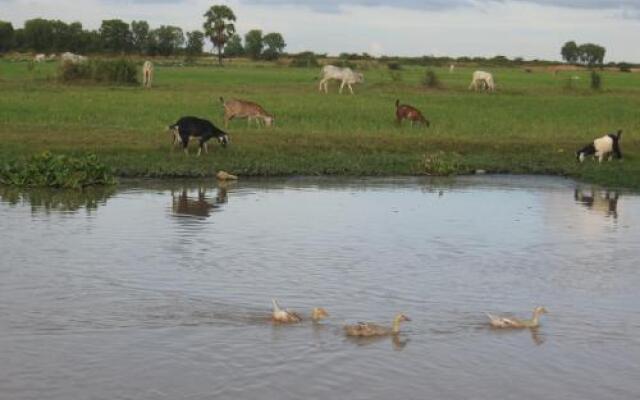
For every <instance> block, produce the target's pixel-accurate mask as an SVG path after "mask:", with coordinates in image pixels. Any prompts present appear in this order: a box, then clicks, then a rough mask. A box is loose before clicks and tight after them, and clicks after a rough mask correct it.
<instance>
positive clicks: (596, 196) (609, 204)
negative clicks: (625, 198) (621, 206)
mask: <svg viewBox="0 0 640 400" xmlns="http://www.w3.org/2000/svg"><path fill="white" fill-rule="evenodd" d="M619 197H620V196H619V195H618V192H615V191H611V192H610V191H608V190H599V191H597V190H594V189H591V190H590V191H589V192H588V193H586V192H583V191H582V190H581V189H576V190H575V191H574V193H573V198H574V200H575V201H576V202H577V203H580V204H582V205H583V206H585V207H586V208H588V209H589V210H595V211H598V212H601V213H603V214H604V215H606V216H607V217H613V218H614V219H615V218H618V198H619Z"/></svg>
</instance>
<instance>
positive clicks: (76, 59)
mask: <svg viewBox="0 0 640 400" xmlns="http://www.w3.org/2000/svg"><path fill="white" fill-rule="evenodd" d="M60 58H61V59H62V62H67V61H68V62H70V63H73V64H80V63H83V62H86V61H87V60H88V58H87V57H85V56H81V55H79V54H73V53H70V52H66V53H62V55H61V56H60Z"/></svg>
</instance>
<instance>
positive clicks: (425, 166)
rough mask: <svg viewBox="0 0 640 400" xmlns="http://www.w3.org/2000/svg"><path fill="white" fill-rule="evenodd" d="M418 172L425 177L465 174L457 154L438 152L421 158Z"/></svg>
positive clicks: (460, 157)
mask: <svg viewBox="0 0 640 400" xmlns="http://www.w3.org/2000/svg"><path fill="white" fill-rule="evenodd" d="M419 169H420V172H421V173H424V174H425V175H435V176H447V175H452V174H458V173H461V172H465V171H466V170H467V169H466V168H465V166H464V165H463V163H462V156H461V155H460V154H458V153H445V152H444V151H438V152H435V153H430V154H425V155H424V156H422V162H421V165H420V168H419Z"/></svg>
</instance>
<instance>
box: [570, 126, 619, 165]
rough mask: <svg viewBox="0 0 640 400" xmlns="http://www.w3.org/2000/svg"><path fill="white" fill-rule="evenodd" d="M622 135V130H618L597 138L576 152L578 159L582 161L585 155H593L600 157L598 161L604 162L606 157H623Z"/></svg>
mask: <svg viewBox="0 0 640 400" xmlns="http://www.w3.org/2000/svg"><path fill="white" fill-rule="evenodd" d="M621 136H622V130H618V132H617V133H608V134H606V135H604V136H602V137H599V138H597V139H596V140H594V141H593V143H589V144H588V145H586V146H584V147H583V148H582V149H580V150H578V151H577V152H576V159H577V160H578V161H580V162H582V161H584V159H585V157H587V156H591V155H593V156H594V158H595V157H597V158H598V162H602V160H603V159H604V158H605V157H607V156H608V157H609V160H611V159H612V158H614V157H615V158H617V159H621V158H622V152H621V151H620V137H621Z"/></svg>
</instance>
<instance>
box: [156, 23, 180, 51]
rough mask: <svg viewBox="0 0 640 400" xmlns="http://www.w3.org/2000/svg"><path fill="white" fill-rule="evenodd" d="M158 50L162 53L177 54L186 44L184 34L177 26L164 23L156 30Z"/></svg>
mask: <svg viewBox="0 0 640 400" xmlns="http://www.w3.org/2000/svg"><path fill="white" fill-rule="evenodd" d="M155 35H156V38H157V41H158V42H157V51H158V53H159V54H160V55H163V56H170V55H172V54H175V53H176V52H177V51H178V49H179V48H180V47H182V46H183V45H184V34H183V33H182V29H180V28H178V27H177V26H170V25H162V26H160V28H158V29H156V30H155Z"/></svg>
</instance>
